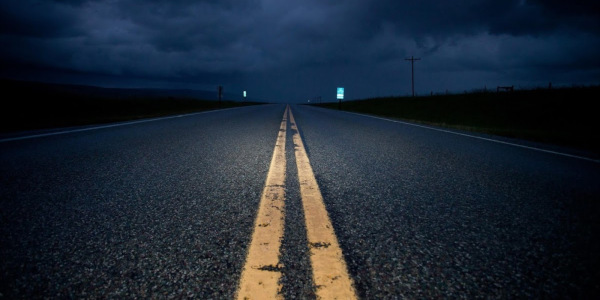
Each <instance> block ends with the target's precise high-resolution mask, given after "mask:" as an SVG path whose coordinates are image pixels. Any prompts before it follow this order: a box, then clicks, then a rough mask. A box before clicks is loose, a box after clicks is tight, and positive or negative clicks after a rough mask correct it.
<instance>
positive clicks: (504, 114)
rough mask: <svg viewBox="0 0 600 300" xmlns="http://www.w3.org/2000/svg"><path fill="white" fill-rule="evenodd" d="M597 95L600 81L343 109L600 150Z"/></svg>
mask: <svg viewBox="0 0 600 300" xmlns="http://www.w3.org/2000/svg"><path fill="white" fill-rule="evenodd" d="M597 99H600V86H594V87H576V88H556V89H551V90H548V89H536V90H519V91H514V92H501V93H496V92H480V93H468V94H456V95H443V96H429V97H416V98H412V97H389V98H375V99H366V100H357V101H347V102H342V110H345V111H353V112H359V113H364V114H372V115H377V116H384V117H388V118H394V119H400V120H407V121H412V122H418V123H424V124H430V125H436V126H443V127H448V128H457V129H462V130H470V131H477V132H484V133H488V134H494V135H500V136H506V137H512V138H520V139H526V140H532V141H537V142H543V143H550V144H556V145H561V146H569V147H575V148H580V149H584V150H591V151H593V152H595V153H600V134H599V132H598V129H597V128H598V124H597V121H598V109H597V108H596V105H597V103H600V101H598V100H597ZM318 105H319V106H323V107H328V108H332V109H338V103H323V104H318Z"/></svg>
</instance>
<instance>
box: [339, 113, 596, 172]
mask: <svg viewBox="0 0 600 300" xmlns="http://www.w3.org/2000/svg"><path fill="white" fill-rule="evenodd" d="M346 113H349V114H354V115H359V116H363V117H369V118H374V119H380V120H385V121H390V122H394V123H400V124H405V125H410V126H415V127H421V128H426V129H431V130H436V131H441V132H445V133H451V134H456V135H462V136H466V137H470V138H475V139H480V140H484V141H489V142H495V143H499V144H505V145H510V146H515V147H520V148H525V149H529V150H535V151H540V152H546V153H551V154H556V155H562V156H567V157H571V158H577V159H582V160H587V161H591V162H595V163H600V160H598V159H593V158H589V157H584V156H578V155H573V154H567V153H562V152H557V151H552V150H546V149H542V148H536V147H530V146H525V145H519V144H515V143H509V142H504V141H500V140H494V139H489V138H484V137H480V136H476V135H470V134H465V133H460V132H455V131H450V130H444V129H440V128H435V127H430V126H425V125H419V124H414V123H409V122H404V121H399V120H393V119H386V118H382V117H376V116H370V115H365V114H359V113H355V112H349V111H347V112H346Z"/></svg>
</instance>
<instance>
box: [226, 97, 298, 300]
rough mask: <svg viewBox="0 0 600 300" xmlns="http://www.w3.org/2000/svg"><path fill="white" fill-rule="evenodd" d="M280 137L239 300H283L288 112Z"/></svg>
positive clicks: (258, 215)
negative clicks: (282, 247) (283, 238)
mask: <svg viewBox="0 0 600 300" xmlns="http://www.w3.org/2000/svg"><path fill="white" fill-rule="evenodd" d="M288 111H289V106H288V107H286V109H285V112H284V113H283V120H282V121H281V126H280V128H279V134H278V135H277V142H276V143H275V149H274V150H273V158H272V159H271V166H270V167H269V173H268V175H267V181H266V182H265V188H264V190H263V193H262V197H261V199H260V206H259V209H258V214H257V216H256V221H255V223H254V232H253V233H252V242H251V243H250V247H249V249H248V256H247V257H246V263H245V265H244V269H243V271H242V276H241V279H240V285H239V287H238V290H237V293H236V297H237V299H281V298H282V297H281V294H280V291H281V285H280V284H279V278H280V277H281V268H282V265H281V264H280V262H279V248H280V246H281V239H282V237H283V230H284V228H283V225H284V212H283V210H284V200H285V164H286V160H285V136H286V126H287V113H288Z"/></svg>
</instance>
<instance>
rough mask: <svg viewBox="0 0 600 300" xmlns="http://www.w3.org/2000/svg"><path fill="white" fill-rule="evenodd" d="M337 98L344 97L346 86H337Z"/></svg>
mask: <svg viewBox="0 0 600 300" xmlns="http://www.w3.org/2000/svg"><path fill="white" fill-rule="evenodd" d="M337 98H338V99H340V100H343V99H344V88H343V87H339V88H337Z"/></svg>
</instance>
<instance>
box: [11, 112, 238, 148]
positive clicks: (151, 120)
mask: <svg viewBox="0 0 600 300" xmlns="http://www.w3.org/2000/svg"><path fill="white" fill-rule="evenodd" d="M238 108H241V107H232V108H224V109H215V110H207V111H200V112H196V113H189V114H183V115H174V116H167V117H159V118H151V119H143V120H137V121H127V122H120V123H113V124H108V125H98V126H92V127H85V128H77V129H69V130H63V131H54V132H47V133H39V134H32V135H25V136H17V137H12V138H3V139H0V143H4V142H12V141H20V140H28V139H35V138H41V137H47V136H54V135H63V134H69V133H76V132H84V131H91V130H98V129H105V128H112V127H121V126H127V125H134V124H140V123H147V122H154V121H162V120H168V119H175V118H183V117H191V116H195V115H200V114H208V113H213V112H221V111H226V110H232V109H238Z"/></svg>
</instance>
